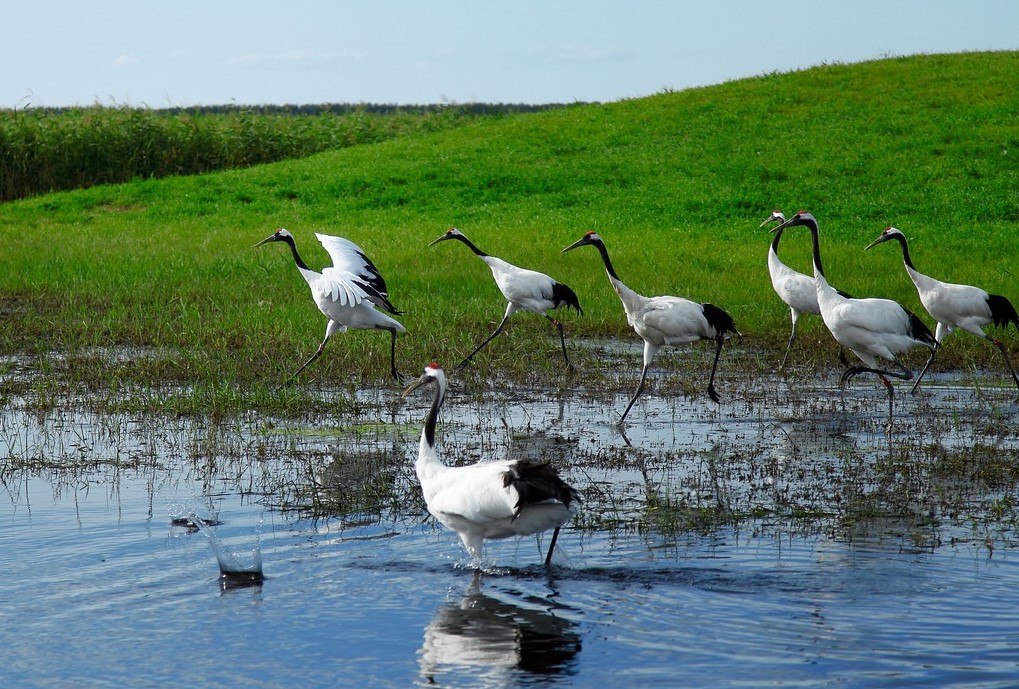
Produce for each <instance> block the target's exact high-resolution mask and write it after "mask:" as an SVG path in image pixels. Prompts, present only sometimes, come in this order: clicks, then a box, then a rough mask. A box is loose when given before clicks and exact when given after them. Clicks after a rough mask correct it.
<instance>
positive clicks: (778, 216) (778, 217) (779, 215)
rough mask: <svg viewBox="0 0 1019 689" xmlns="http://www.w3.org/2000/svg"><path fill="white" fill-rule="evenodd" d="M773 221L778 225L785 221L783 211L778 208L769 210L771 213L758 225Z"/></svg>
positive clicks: (762, 225) (761, 225)
mask: <svg viewBox="0 0 1019 689" xmlns="http://www.w3.org/2000/svg"><path fill="white" fill-rule="evenodd" d="M773 222H777V223H778V224H780V225H781V224H782V223H784V222H785V213H783V212H782V211H780V210H778V209H775V210H773V211H772V212H771V215H769V216H768V217H767V218H765V219H764V222H762V223H761V224H760V225H758V227H764V226H765V225H767V224H768V223H773Z"/></svg>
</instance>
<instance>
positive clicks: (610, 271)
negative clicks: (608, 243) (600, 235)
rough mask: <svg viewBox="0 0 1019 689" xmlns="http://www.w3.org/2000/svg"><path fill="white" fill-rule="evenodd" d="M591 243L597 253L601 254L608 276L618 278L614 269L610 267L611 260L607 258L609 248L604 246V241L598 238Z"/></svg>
mask: <svg viewBox="0 0 1019 689" xmlns="http://www.w3.org/2000/svg"><path fill="white" fill-rule="evenodd" d="M593 244H594V245H595V246H596V247H597V248H598V253H600V254H601V260H602V262H603V263H604V264H605V272H606V273H608V274H609V277H611V278H613V279H615V280H619V276H618V275H616V269H615V268H613V267H612V261H611V260H610V259H609V250H608V249H606V248H605V242H603V241H601V240H600V239H599V240H598V241H596V242H593Z"/></svg>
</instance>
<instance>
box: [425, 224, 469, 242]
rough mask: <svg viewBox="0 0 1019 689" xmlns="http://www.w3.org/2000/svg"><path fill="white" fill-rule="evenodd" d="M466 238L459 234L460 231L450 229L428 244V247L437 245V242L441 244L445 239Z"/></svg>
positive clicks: (453, 228) (461, 233)
mask: <svg viewBox="0 0 1019 689" xmlns="http://www.w3.org/2000/svg"><path fill="white" fill-rule="evenodd" d="M466 238H467V237H466V236H465V235H464V233H463V232H461V231H460V230H458V229H456V228H455V227H451V228H449V229H448V230H446V231H445V232H443V233H442V235H441V236H440V237H439V238H438V239H436V240H434V241H432V242H430V243H429V244H428V246H431V245H432V244H438V243H439V242H443V241H445V240H447V239H466Z"/></svg>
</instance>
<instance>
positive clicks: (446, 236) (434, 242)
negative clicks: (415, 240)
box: [428, 234, 449, 246]
mask: <svg viewBox="0 0 1019 689" xmlns="http://www.w3.org/2000/svg"><path fill="white" fill-rule="evenodd" d="M446 239H449V235H446V234H444V235H442V236H441V237H439V238H438V239H435V240H432V241H430V242H428V246H431V245H432V244H438V243H439V242H441V241H443V240H446Z"/></svg>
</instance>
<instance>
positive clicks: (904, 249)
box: [892, 234, 916, 270]
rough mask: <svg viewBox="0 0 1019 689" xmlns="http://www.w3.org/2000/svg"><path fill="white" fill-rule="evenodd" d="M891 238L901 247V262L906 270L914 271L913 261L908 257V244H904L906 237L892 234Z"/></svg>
mask: <svg viewBox="0 0 1019 689" xmlns="http://www.w3.org/2000/svg"><path fill="white" fill-rule="evenodd" d="M892 237H894V238H895V240H896V241H898V242H899V246H901V247H902V262H903V263H905V264H906V267H907V268H911V269H913V270H916V268H915V267H913V259H911V258H910V257H909V244H907V243H906V236H905V235H902V234H894V235H892Z"/></svg>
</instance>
